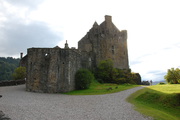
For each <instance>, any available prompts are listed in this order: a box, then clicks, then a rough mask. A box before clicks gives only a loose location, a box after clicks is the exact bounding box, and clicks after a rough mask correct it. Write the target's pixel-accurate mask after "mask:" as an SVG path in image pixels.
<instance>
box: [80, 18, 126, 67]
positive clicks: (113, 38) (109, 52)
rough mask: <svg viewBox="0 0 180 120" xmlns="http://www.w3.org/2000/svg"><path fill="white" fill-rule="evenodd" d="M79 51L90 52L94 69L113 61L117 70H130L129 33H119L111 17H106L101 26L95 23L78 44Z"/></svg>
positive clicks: (124, 31) (123, 31)
mask: <svg viewBox="0 0 180 120" xmlns="http://www.w3.org/2000/svg"><path fill="white" fill-rule="evenodd" d="M78 49H79V50H80V51H84V52H88V54H89V58H91V61H92V67H96V66H97V65H98V63H99V62H100V61H101V60H107V59H112V60H113V63H114V67H115V68H119V69H129V62H128V50H127V31H126V30H122V31H119V29H118V28H117V27H116V26H115V25H114V24H113V22H112V17H111V16H108V15H106V16H105V21H104V22H103V23H101V24H100V25H98V24H97V23H96V22H95V23H94V24H93V27H92V28H91V29H90V30H89V32H88V33H87V34H86V35H85V36H84V37H83V38H82V39H81V40H80V41H79V42H78ZM89 58H87V59H89Z"/></svg>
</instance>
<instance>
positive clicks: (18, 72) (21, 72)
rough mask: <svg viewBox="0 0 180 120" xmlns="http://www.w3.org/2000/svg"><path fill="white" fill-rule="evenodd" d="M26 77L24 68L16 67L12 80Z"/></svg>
mask: <svg viewBox="0 0 180 120" xmlns="http://www.w3.org/2000/svg"><path fill="white" fill-rule="evenodd" d="M25 77H26V68H25V67H21V66H20V67H18V68H16V69H15V71H14V73H13V78H14V79H15V80H19V79H24V78H25Z"/></svg>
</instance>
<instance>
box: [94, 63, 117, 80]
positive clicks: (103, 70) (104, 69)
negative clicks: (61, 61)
mask: <svg viewBox="0 0 180 120" xmlns="http://www.w3.org/2000/svg"><path fill="white" fill-rule="evenodd" d="M114 74H116V71H115V69H114V68H113V62H112V60H102V61H100V63H99V64H98V68H97V72H96V78H97V80H98V81H100V82H102V81H103V83H110V82H112V81H113V75H114Z"/></svg>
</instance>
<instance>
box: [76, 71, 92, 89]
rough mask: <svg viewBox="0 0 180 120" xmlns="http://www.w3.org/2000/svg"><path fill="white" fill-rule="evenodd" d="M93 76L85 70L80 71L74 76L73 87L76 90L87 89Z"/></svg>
mask: <svg viewBox="0 0 180 120" xmlns="http://www.w3.org/2000/svg"><path fill="white" fill-rule="evenodd" d="M93 80H94V75H93V74H92V73H91V72H90V71H89V70H87V69H80V70H78V71H77V73H76V74H75V86H76V89H77V90H82V89H88V88H89V87H90V84H91V82H92V81H93Z"/></svg>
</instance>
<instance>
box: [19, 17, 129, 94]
mask: <svg viewBox="0 0 180 120" xmlns="http://www.w3.org/2000/svg"><path fill="white" fill-rule="evenodd" d="M107 59H112V60H113V63H114V67H115V68H119V69H129V63H128V51H127V31H126V30H123V31H119V30H118V29H117V28H116V26H115V25H114V24H113V23H112V18H111V16H105V21H104V22H103V23H101V24H100V25H98V24H97V23H96V22H95V23H94V25H93V27H92V28H91V29H90V30H89V32H88V33H87V34H86V35H85V36H84V37H83V38H82V39H81V40H80V41H79V42H78V49H69V47H68V44H67V41H66V43H65V48H63V49H61V48H59V47H55V48H29V49H28V52H27V55H26V56H25V57H24V58H22V60H21V65H22V66H26V68H27V79H26V90H27V91H34V92H47V93H57V92H69V91H72V90H75V79H74V77H75V73H76V72H77V71H78V70H79V69H80V68H87V69H95V68H96V67H97V65H98V63H99V62H100V61H101V60H107Z"/></svg>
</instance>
